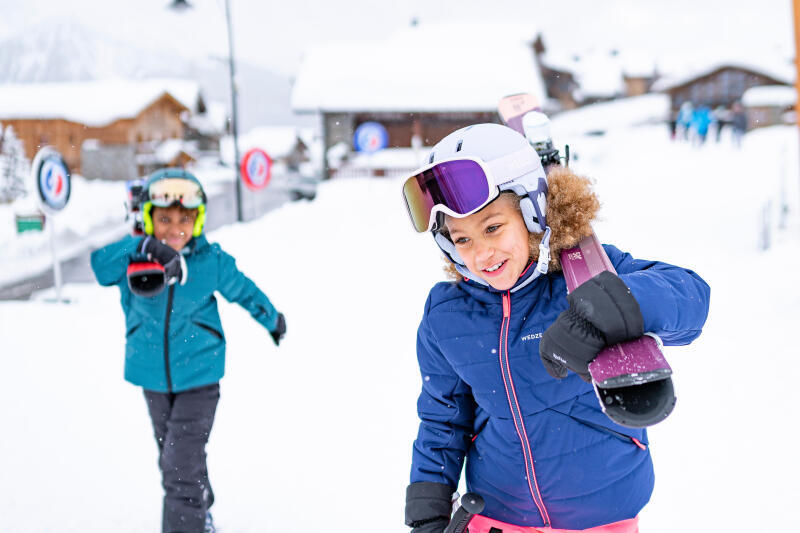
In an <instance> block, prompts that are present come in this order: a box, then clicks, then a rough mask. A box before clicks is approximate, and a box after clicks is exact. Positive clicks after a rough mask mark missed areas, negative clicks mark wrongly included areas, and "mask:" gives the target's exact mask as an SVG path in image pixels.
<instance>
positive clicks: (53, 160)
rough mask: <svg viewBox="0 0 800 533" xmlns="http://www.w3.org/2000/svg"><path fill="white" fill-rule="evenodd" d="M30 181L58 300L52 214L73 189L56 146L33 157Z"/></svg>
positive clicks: (57, 266) (53, 214) (59, 208)
mask: <svg viewBox="0 0 800 533" xmlns="http://www.w3.org/2000/svg"><path fill="white" fill-rule="evenodd" d="M31 174H32V175H33V181H34V183H36V189H37V191H38V192H39V198H38V199H39V205H40V207H41V208H42V211H44V213H45V216H46V221H45V226H46V227H47V228H48V229H47V231H48V233H49V234H50V251H51V253H52V254H53V280H54V284H55V289H56V301H57V302H61V301H62V300H61V263H60V262H59V260H58V253H57V252H56V232H55V227H54V226H55V224H54V218H55V215H56V214H57V213H58V212H59V211H61V210H62V209H64V207H66V205H67V202H68V201H69V195H70V192H71V191H72V183H71V179H70V178H71V177H70V173H69V168H68V167H67V164H66V163H65V162H64V158H63V157H61V154H60V153H58V151H56V150H55V149H53V148H51V147H49V146H45V147H43V148H42V149H41V150H39V152H37V153H36V156H35V157H34V158H33V164H32V166H31Z"/></svg>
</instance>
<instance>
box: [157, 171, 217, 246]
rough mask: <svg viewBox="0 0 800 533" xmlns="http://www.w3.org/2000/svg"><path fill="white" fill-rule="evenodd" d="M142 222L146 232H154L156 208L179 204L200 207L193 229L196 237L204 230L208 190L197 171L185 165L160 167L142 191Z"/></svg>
mask: <svg viewBox="0 0 800 533" xmlns="http://www.w3.org/2000/svg"><path fill="white" fill-rule="evenodd" d="M142 195H143V198H142V222H144V233H145V234H146V235H152V234H153V217H152V215H151V212H152V210H153V207H171V206H173V205H179V206H182V207H185V208H187V209H197V218H196V219H195V221H194V228H192V236H193V237H199V236H200V235H201V234H202V233H203V226H204V225H205V222H206V201H207V198H206V193H205V191H204V190H203V185H202V184H201V183H200V180H198V179H197V178H196V177H195V176H194V174H192V173H191V172H188V171H186V170H184V169H182V168H162V169H160V170H156V171H155V172H153V173H152V174H150V177H149V178H147V182H146V183H145V185H144V190H143V191H142Z"/></svg>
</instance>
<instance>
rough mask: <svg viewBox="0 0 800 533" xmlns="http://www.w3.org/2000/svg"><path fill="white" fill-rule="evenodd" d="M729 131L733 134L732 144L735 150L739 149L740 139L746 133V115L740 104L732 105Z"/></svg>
mask: <svg viewBox="0 0 800 533" xmlns="http://www.w3.org/2000/svg"><path fill="white" fill-rule="evenodd" d="M731 129H732V132H733V144H734V146H736V148H741V146H742V137H743V136H744V133H745V132H746V131H747V113H746V112H745V110H744V107H743V106H742V104H741V102H736V103H734V104H733V108H732V113H731Z"/></svg>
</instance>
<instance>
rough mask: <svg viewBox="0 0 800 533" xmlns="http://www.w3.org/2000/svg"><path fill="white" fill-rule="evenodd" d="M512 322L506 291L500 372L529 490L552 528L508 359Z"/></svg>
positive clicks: (501, 329)
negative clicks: (540, 489)
mask: <svg viewBox="0 0 800 533" xmlns="http://www.w3.org/2000/svg"><path fill="white" fill-rule="evenodd" d="M510 322H511V293H510V292H509V291H506V292H505V293H504V294H503V322H502V325H501V326H500V350H499V352H500V372H501V374H502V375H503V384H504V385H505V388H506V397H507V398H508V406H509V407H510V408H511V417H512V418H513V420H514V427H515V428H516V430H517V436H518V437H519V442H520V445H521V446H522V455H523V456H524V458H525V474H526V477H527V478H528V489H530V492H531V498H533V503H535V504H536V507H537V508H538V509H539V513H540V514H541V515H542V520H544V525H545V527H550V516H549V515H548V514H547V508H546V507H545V506H544V500H543V499H542V494H541V492H540V491H539V483H538V482H537V481H536V470H535V468H534V466H533V453H532V452H531V444H530V442H529V441H528V433H527V431H526V429H525V423H524V421H523V420H522V410H521V409H520V407H519V401H518V400H517V392H516V389H515V387H514V380H513V379H512V377H511V366H510V364H509V358H508V328H509V324H510Z"/></svg>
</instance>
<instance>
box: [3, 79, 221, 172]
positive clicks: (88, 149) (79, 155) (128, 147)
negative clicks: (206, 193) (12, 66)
mask: <svg viewBox="0 0 800 533" xmlns="http://www.w3.org/2000/svg"><path fill="white" fill-rule="evenodd" d="M205 111H206V105H205V102H204V101H203V98H202V96H201V94H200V89H199V86H198V85H197V84H196V83H194V82H192V81H187V80H169V79H153V80H144V81H128V80H108V81H89V82H72V83H43V84H24V85H22V84H20V85H0V122H2V123H4V124H9V125H11V126H13V127H14V129H15V131H16V132H17V134H18V136H19V138H20V139H21V140H22V141H23V143H24V146H25V153H26V156H27V157H29V158H32V157H33V156H34V155H35V153H36V152H37V151H38V149H39V148H40V147H41V146H43V145H50V146H53V147H54V148H56V149H57V150H58V151H59V152H61V154H62V155H63V156H64V159H65V161H66V163H67V165H69V167H70V169H71V170H72V171H73V172H76V173H80V174H82V175H84V176H85V177H88V178H108V179H129V178H132V177H135V176H138V175H140V174H142V170H143V169H142V168H140V167H139V165H137V163H136V160H137V156H139V155H141V153H142V152H143V151H144V152H147V151H151V152H152V153H155V152H157V151H158V145H159V143H161V142H163V141H165V140H167V139H184V138H185V137H186V136H187V134H189V133H191V134H194V135H200V132H199V130H198V129H197V128H192V129H190V126H191V124H192V121H193V117H195V116H197V115H202V114H203V113H205ZM220 134H221V131H220ZM218 138H219V135H217V139H218ZM185 157H186V156H182V157H179V158H178V159H176V160H185Z"/></svg>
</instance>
